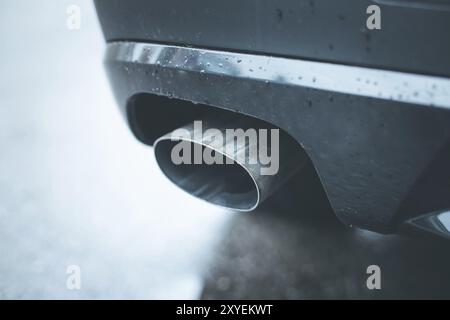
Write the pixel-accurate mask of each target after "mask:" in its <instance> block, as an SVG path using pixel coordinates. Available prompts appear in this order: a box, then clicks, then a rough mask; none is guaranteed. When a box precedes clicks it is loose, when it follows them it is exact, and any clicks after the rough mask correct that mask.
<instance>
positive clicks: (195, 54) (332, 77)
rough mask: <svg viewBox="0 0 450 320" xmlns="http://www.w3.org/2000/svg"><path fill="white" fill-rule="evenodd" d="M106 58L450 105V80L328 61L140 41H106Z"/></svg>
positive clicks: (405, 100) (370, 95)
mask: <svg viewBox="0 0 450 320" xmlns="http://www.w3.org/2000/svg"><path fill="white" fill-rule="evenodd" d="M107 52H108V53H107V57H106V59H107V60H109V61H120V62H125V63H133V64H136V63H137V64H144V65H158V66H160V67H164V68H173V69H176V70H179V71H188V72H198V73H201V74H205V75H213V74H214V75H224V76H230V77H239V78H249V79H253V80H258V81H264V82H266V83H277V84H282V85H288V86H299V87H306V88H311V89H318V90H326V91H330V92H335V93H343V94H350V95H357V96H363V97H371V98H376V99H383V100H391V101H396V102H402V103H410V104H416V105H422V106H427V107H430V106H431V107H440V108H447V109H450V79H448V78H442V77H435V76H426V75H419V74H412V73H405V72H396V71H387V70H380V69H370V68H365V67H355V66H347V65H339V64H332V63H325V62H315V61H305V60H298V59H288V58H280V57H270V56H261V55H251V54H243V53H233V52H223V51H215V50H206V49H197V48H187V47H177V46H169V45H160V44H147V43H136V42H113V43H110V44H108V50H107Z"/></svg>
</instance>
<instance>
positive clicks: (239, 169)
mask: <svg viewBox="0 0 450 320" xmlns="http://www.w3.org/2000/svg"><path fill="white" fill-rule="evenodd" d="M269 133H270V135H269ZM255 136H256V139H255ZM154 152H155V156H156V161H157V163H158V165H159V167H160V168H161V170H162V172H163V173H164V174H165V175H166V176H167V177H168V178H169V179H170V180H171V181H172V182H173V183H174V184H176V185H177V186H178V187H180V188H181V189H183V190H184V191H186V192H188V193H190V194H191V195H193V196H195V197H197V198H200V199H203V200H205V201H207V202H210V203H212V204H215V205H218V206H222V207H225V208H229V209H233V210H237V211H244V212H247V211H252V210H253V209H255V208H256V207H257V206H258V205H259V204H260V203H261V202H263V201H264V200H265V199H267V198H268V197H269V196H270V195H272V194H273V193H274V192H275V191H277V190H278V189H279V188H280V187H281V186H282V185H283V184H284V183H285V182H286V181H288V180H289V178H291V177H292V176H293V175H295V174H296V173H297V172H298V171H299V170H300V169H301V168H302V167H303V166H304V165H305V164H306V163H307V156H306V154H305V153H304V151H303V149H301V148H300V146H299V145H298V143H297V142H296V141H295V140H294V139H293V138H292V137H290V136H289V135H287V134H286V133H284V132H282V130H279V129H277V128H275V127H272V126H271V125H269V124H268V123H266V122H264V121H261V120H257V119H247V117H245V118H244V117H236V116H234V117H221V119H217V118H214V119H206V120H203V121H195V122H194V123H191V124H188V125H186V126H184V127H182V128H179V129H176V130H174V131H173V132H171V133H169V134H166V135H165V136H163V137H161V138H159V139H158V140H157V141H156V142H155V144H154ZM180 160H181V161H180ZM211 160H214V161H211ZM268 160H270V163H269V161H268Z"/></svg>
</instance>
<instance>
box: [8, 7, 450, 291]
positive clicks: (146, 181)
mask: <svg viewBox="0 0 450 320" xmlns="http://www.w3.org/2000/svg"><path fill="white" fill-rule="evenodd" d="M70 5H77V6H79V8H80V9H81V25H80V29H79V30H69V28H68V27H67V8H68V7H69V6H70ZM0 31H1V36H2V53H1V58H2V59H1V60H0V70H1V73H0V88H1V95H0V127H1V129H0V150H1V151H0V299H30V298H33V299H52V298H58V299H198V298H205V299H214V298H236V299H238V298H254V299H258V298H271V299H278V298H288V299H301V298H450V289H449V284H450V274H449V272H448V270H450V269H449V267H450V261H449V259H448V258H447V257H448V256H449V248H450V247H449V246H448V245H447V244H446V243H443V242H437V241H436V240H426V241H425V240H422V239H410V238H407V237H403V236H382V235H377V234H374V233H370V232H365V231H360V230H356V229H353V228H347V227H344V226H342V225H341V224H340V223H338V221H336V218H335V216H334V215H333V213H332V211H331V209H330V207H329V204H328V202H327V199H326V197H325V195H324V194H323V192H322V190H321V188H320V184H319V182H318V181H317V179H316V177H315V176H314V175H312V174H309V175H306V176H305V175H303V176H301V177H298V178H297V179H294V180H293V181H292V182H291V183H290V184H289V185H288V186H286V188H285V189H284V190H281V191H280V192H279V194H278V195H276V196H275V197H273V199H271V200H270V201H269V202H267V203H266V204H265V205H264V206H263V207H262V208H260V209H259V210H258V211H257V212H255V213H252V214H244V215H242V214H236V213H232V212H226V211H225V210H223V209H220V208H215V207H213V206H210V205H209V204H206V203H203V202H201V201H199V200H197V199H194V198H192V197H191V196H189V195H187V194H185V193H183V192H181V191H179V189H178V188H177V187H175V186H173V185H172V184H171V183H170V182H169V181H168V180H167V179H166V178H165V177H164V176H163V175H162V174H161V173H160V172H159V170H158V168H157V165H156V163H155V160H154V156H153V151H152V150H151V149H150V148H148V147H146V146H144V145H142V144H140V143H139V142H138V141H137V140H136V139H135V138H134V137H133V136H132V134H131V132H130V130H129V129H128V127H127V125H126V124H125V121H123V119H122V118H121V116H120V114H119V111H118V108H117V106H116V104H115V101H114V99H113V97H112V93H111V91H110V88H109V86H108V81H107V78H106V75H105V72H104V68H103V63H102V61H103V54H104V50H105V44H104V40H103V37H102V34H101V31H100V27H99V24H98V21H97V17H96V14H95V10H94V7H93V3H92V2H91V1H89V0H83V1H82V0H72V1H66V0H59V1H55V0H45V1H39V2H37V1H29V0H19V1H18V0H15V1H12V0H9V1H2V2H1V3H0ZM281 195H283V197H281ZM294 208H295V210H294ZM372 264H376V265H379V266H380V268H381V270H382V290H379V291H370V290H368V289H367V286H366V279H367V277H368V275H367V273H366V269H367V267H368V266H369V265H372ZM70 265H77V266H79V267H80V270H81V290H69V289H68V288H67V286H66V281H67V277H68V274H67V273H66V271H67V267H68V266H70Z"/></svg>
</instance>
